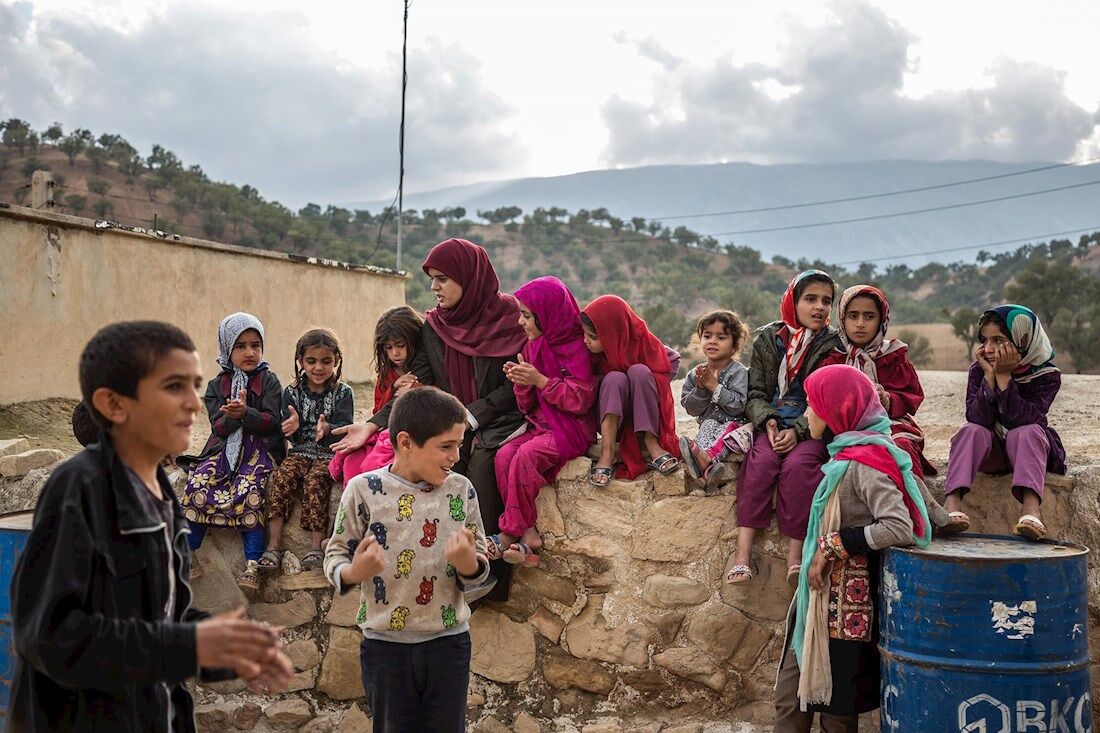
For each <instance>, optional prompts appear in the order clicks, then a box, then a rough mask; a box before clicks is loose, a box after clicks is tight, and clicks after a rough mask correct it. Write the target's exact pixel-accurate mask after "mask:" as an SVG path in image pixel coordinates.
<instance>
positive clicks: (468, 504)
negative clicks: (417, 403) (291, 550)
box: [325, 468, 494, 644]
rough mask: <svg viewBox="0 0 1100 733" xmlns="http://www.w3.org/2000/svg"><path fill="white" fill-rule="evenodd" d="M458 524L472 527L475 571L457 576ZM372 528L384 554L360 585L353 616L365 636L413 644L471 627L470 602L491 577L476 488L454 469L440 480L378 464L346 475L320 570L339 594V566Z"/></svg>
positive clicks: (344, 587) (488, 584)
mask: <svg viewBox="0 0 1100 733" xmlns="http://www.w3.org/2000/svg"><path fill="white" fill-rule="evenodd" d="M463 527H468V528H469V529H470V530H471V531H472V532H473V533H474V544H475V546H476V552H477V562H478V572H477V574H476V575H475V576H472V577H468V578H467V577H463V576H461V575H459V574H458V572H457V571H456V570H455V568H454V567H453V566H452V565H451V564H450V563H449V562H448V561H447V555H446V551H445V550H446V547H447V540H449V539H450V538H451V537H452V536H454V534H455V533H456V532H458V531H459V530H460V529H462V528H463ZM370 534H373V535H374V537H375V539H376V540H377V541H378V544H379V545H380V546H381V547H382V550H383V552H384V553H385V558H386V565H385V567H384V568H383V569H382V572H381V573H380V574H379V575H376V576H374V577H373V578H371V579H370V580H369V581H368V582H365V583H363V584H362V588H361V590H360V594H359V614H358V616H357V617H356V622H357V623H358V624H359V628H361V629H362V630H363V635H364V636H366V637H367V638H368V639H379V640H382V641H394V642H399V643H404V644H417V643H420V642H423V641H428V640H430V639H434V638H436V637H439V636H449V635H452V634H461V633H462V632H464V631H467V630H468V629H469V624H468V620H469V618H470V607H469V605H468V604H467V600H468V599H469V600H474V599H476V598H479V597H480V596H482V595H484V594H485V593H487V592H488V591H489V590H490V589H491V588H492V585H493V582H494V579H493V578H492V576H491V575H490V574H489V560H488V556H487V555H486V551H485V527H484V525H483V524H482V521H481V510H480V508H479V507H478V503H477V492H475V491H474V486H473V484H471V483H470V480H469V479H468V478H466V477H465V476H461V475H459V474H457V473H452V474H451V475H450V476H448V477H447V480H446V481H444V482H443V483H442V484H441V485H440V486H432V485H431V484H428V483H424V482H421V483H412V482H410V481H407V480H406V479H404V478H402V477H400V476H398V475H396V474H394V473H391V472H390V471H389V469H388V468H380V469H378V470H376V471H370V472H369V473H364V474H361V475H359V476H356V477H355V478H353V479H352V480H351V481H349V482H348V485H347V487H346V488H345V489H344V493H343V497H342V498H341V500H340V508H339V509H338V510H337V512H336V526H335V527H334V529H333V533H332V539H331V540H329V543H328V548H327V550H326V552H325V575H326V576H327V577H328V579H329V580H330V581H331V582H332V584H333V585H334V586H335V587H336V590H337V591H339V592H340V593H347V592H349V591H350V590H351V586H348V585H346V584H345V583H342V582H341V580H340V570H341V568H343V567H344V566H345V565H348V564H350V563H351V559H352V557H353V556H354V554H355V548H356V547H358V545H359V542H360V541H361V540H362V539H363V538H364V537H366V536H367V535H370Z"/></svg>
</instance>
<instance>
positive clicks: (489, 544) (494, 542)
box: [485, 534, 504, 560]
mask: <svg viewBox="0 0 1100 733" xmlns="http://www.w3.org/2000/svg"><path fill="white" fill-rule="evenodd" d="M485 554H486V555H488V556H489V559H490V560H503V559H504V545H502V544H501V542H500V535H499V534H491V535H486V537H485Z"/></svg>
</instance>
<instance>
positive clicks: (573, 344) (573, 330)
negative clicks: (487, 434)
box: [488, 277, 596, 566]
mask: <svg viewBox="0 0 1100 733" xmlns="http://www.w3.org/2000/svg"><path fill="white" fill-rule="evenodd" d="M515 295H516V300H518V301H519V323H520V325H521V326H523V330H524V331H525V332H526V333H527V338H528V339H529V340H528V342H527V345H526V346H524V347H523V353H522V354H521V355H520V356H519V363H518V364H517V363H515V362H511V361H510V362H507V363H505V365H504V373H505V374H506V375H507V377H508V379H509V380H510V381H511V382H512V384H513V385H515V386H514V389H515V393H516V403H517V404H518V405H519V409H520V411H521V412H523V414H524V417H525V418H526V420H527V430H526V432H524V433H523V434H521V435H519V436H518V437H516V438H513V439H512V440H510V441H508V442H507V443H505V444H504V445H502V446H501V447H500V450H498V451H497V454H496V458H495V461H496V474H497V488H498V489H499V490H500V497H501V499H502V500H503V502H504V513H503V514H501V516H500V534H497V535H492V536H490V537H489V538H488V548H489V557H490V558H491V559H494V560H495V559H497V558H501V557H502V558H503V559H504V560H505V561H507V562H511V563H522V564H525V565H531V566H533V565H537V564H538V555H536V554H534V552H533V551H534V550H537V549H538V548H540V547H542V538H541V537H540V536H539V533H538V532H537V531H536V530H535V520H536V519H537V516H538V513H537V511H536V510H535V499H536V497H538V494H539V489H541V488H542V487H543V486H545V485H547V484H550V483H553V482H554V479H555V478H557V475H558V471H560V470H561V469H562V467H563V466H564V465H565V464H566V463H568V462H569V461H571V460H573V459H574V458H578V457H580V456H582V455H584V453H585V451H587V450H588V446H590V445H592V441H593V440H594V439H595V434H596V426H595V424H594V422H593V420H592V419H591V409H592V403H593V402H594V401H595V399H596V378H595V377H594V376H593V374H592V362H591V359H590V358H589V355H588V349H587V348H585V345H584V337H583V335H582V332H581V319H580V314H581V311H580V308H579V307H578V306H577V300H576V299H575V298H574V297H573V293H571V292H569V288H567V287H566V286H565V283H563V282H562V281H561V280H559V279H558V278H556V277H540V278H538V279H535V280H532V281H531V282H529V283H527V284H526V285H524V286H523V287H521V288H520V289H519V290H517V291H516V293H515Z"/></svg>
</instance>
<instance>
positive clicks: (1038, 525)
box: [1014, 514, 1047, 541]
mask: <svg viewBox="0 0 1100 733" xmlns="http://www.w3.org/2000/svg"><path fill="white" fill-rule="evenodd" d="M1014 531H1015V532H1016V534H1018V535H1020V536H1021V537H1024V538H1026V539H1029V540H1033V541H1035V540H1041V539H1043V538H1044V537H1046V536H1047V526H1046V525H1045V524H1043V520H1042V519H1039V518H1038V517H1037V516H1035V515H1034V514H1025V515H1023V516H1022V517H1020V518H1019V519H1018V520H1016V529H1015V530H1014Z"/></svg>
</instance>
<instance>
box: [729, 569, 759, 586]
mask: <svg viewBox="0 0 1100 733" xmlns="http://www.w3.org/2000/svg"><path fill="white" fill-rule="evenodd" d="M755 577H756V575H755V574H754V573H753V572H752V568H750V567H749V566H748V565H734V566H733V567H732V568H730V571H729V572H728V573H726V582H727V583H729V584H730V585H736V584H737V583H745V582H747V581H750V580H752V579H753V578H755Z"/></svg>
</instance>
